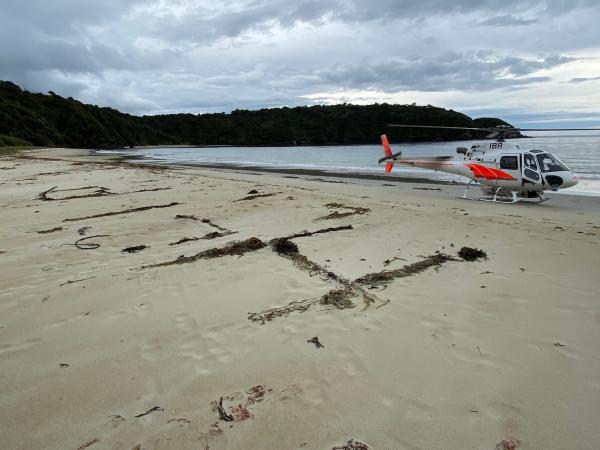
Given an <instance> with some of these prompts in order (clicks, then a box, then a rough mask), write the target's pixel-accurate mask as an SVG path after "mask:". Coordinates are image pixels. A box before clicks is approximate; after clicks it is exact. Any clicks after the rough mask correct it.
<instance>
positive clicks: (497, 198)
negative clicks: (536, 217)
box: [461, 182, 548, 204]
mask: <svg viewBox="0 0 600 450" xmlns="http://www.w3.org/2000/svg"><path fill="white" fill-rule="evenodd" d="M470 184H471V182H469V183H468V184H467V186H466V188H465V193H464V194H463V195H462V197H461V198H463V199H465V200H479V201H480V202H493V203H517V202H520V201H522V200H525V198H523V197H519V196H518V194H519V191H511V195H512V196H511V197H506V196H499V195H498V194H499V192H500V190H501V189H502V188H497V189H496V190H495V191H494V194H493V196H491V198H476V197H469V196H468V195H467V193H468V191H469V185H470ZM536 198H537V199H538V202H537V203H538V204H539V203H543V202H545V201H546V200H548V199H547V198H545V197H544V196H543V195H542V194H538V196H537V197H536ZM526 203H529V202H526Z"/></svg>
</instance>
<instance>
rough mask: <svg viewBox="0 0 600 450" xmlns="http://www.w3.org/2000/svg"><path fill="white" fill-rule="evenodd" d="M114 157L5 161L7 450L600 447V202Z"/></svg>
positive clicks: (33, 155)
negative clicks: (481, 196)
mask: <svg viewBox="0 0 600 450" xmlns="http://www.w3.org/2000/svg"><path fill="white" fill-rule="evenodd" d="M103 161H104V160H102V159H101V158H98V157H95V158H93V157H89V156H85V155H84V154H83V153H82V152H77V151H71V150H48V151H30V152H27V153H25V154H24V155H22V156H5V157H2V158H1V159H0V204H1V205H2V214H1V216H0V270H1V272H0V273H1V274H2V275H1V279H0V289H1V291H0V448H2V449H74V450H75V449H83V448H90V449H92V450H100V449H125V450H132V449H134V448H135V449H201V450H202V449H211V450H215V449H326V450H330V449H332V448H335V447H337V448H340V449H363V448H370V449H378V450H381V449H407V450H409V449H410V450H414V449H440V450H442V449H443V450H449V449H461V450H468V449H473V450H488V449H489V450H494V449H497V448H499V449H510V448H520V449H524V450H527V449H569V450H574V449H582V450H583V449H594V448H599V446H600V427H599V426H598V424H599V423H600V347H599V346H598V342H600V296H599V294H598V292H600V271H599V267H600V264H599V263H600V256H599V255H600V253H599V249H598V242H599V240H598V236H599V234H600V199H599V198H595V197H574V196H561V195H554V196H553V198H552V199H551V200H550V201H548V202H547V203H544V204H541V205H535V206H533V205H527V204H516V205H495V204H489V203H484V202H467V201H464V200H460V199H457V198H456V197H457V196H458V195H459V194H460V188H459V187H455V186H439V185H435V186H434V185H429V186H426V185H418V184H411V183H384V182H382V181H376V180H349V179H344V180H335V179H329V180H326V181H340V182H335V183H332V182H324V181H315V179H314V177H311V176H294V177H293V178H292V177H289V176H282V175H280V174H260V173H251V172H247V173H244V172H240V171H225V170H220V171H217V170H209V169H198V168H186V169H183V168H173V169H168V170H163V169H160V168H149V167H140V166H130V165H126V164H122V163H114V162H112V163H111V162H110V161H109V162H103ZM342 181H343V182H342ZM389 184H392V185H389ZM54 187H56V188H55V189H54V190H52V191H50V192H49V193H48V194H47V197H48V198H49V199H53V200H46V201H44V200H41V199H40V198H38V195H39V194H40V193H41V192H44V191H48V190H50V189H52V188H54ZM86 187H87V188H86ZM422 187H429V188H439V189H441V190H440V191H437V190H435V191H429V190H420V189H417V188H422ZM84 188H85V189H84ZM102 188H105V189H102ZM158 189H160V190H158ZM251 190H256V191H258V195H262V194H273V195H269V196H259V197H254V198H251V199H248V200H243V201H236V200H240V199H242V198H244V197H247V196H251V195H256V194H249V192H250V191H251ZM89 194H94V195H96V196H92V197H89V196H88V197H80V198H77V197H79V196H83V195H89ZM66 197H75V198H69V199H65V198H66ZM174 203H178V204H174ZM331 203H337V204H338V205H337V206H336V205H329V206H325V205H327V204H331ZM340 205H344V206H346V207H351V208H362V209H350V208H345V207H342V206H340ZM150 206H163V207H161V208H153V209H138V210H135V211H131V210H132V209H136V208H144V207H150ZM126 211H129V212H126ZM109 212H121V214H114V215H106V216H100V217H96V218H88V219H83V218H84V217H86V216H93V215H99V214H105V213H109ZM346 212H360V213H361V214H351V215H346V214H343V213H346ZM332 213H333V217H332V218H330V219H322V220H316V219H317V218H322V217H325V216H328V215H330V214H332ZM177 215H180V216H195V218H196V219H197V220H194V218H193V217H187V218H186V217H180V218H176V216H177ZM340 216H341V217H340ZM66 219H80V220H69V221H67V220H66ZM202 219H208V220H209V221H210V222H206V221H204V222H203V221H202ZM347 225H352V229H344V230H337V231H330V232H328V233H319V234H314V235H312V236H304V237H296V238H293V239H292V240H291V241H288V242H284V244H285V245H284V248H288V249H289V250H291V253H288V254H287V255H286V254H284V255H278V254H277V253H276V252H274V251H273V250H272V248H271V247H270V246H269V245H266V246H264V247H263V246H262V243H261V242H264V243H265V244H268V243H269V241H270V240H271V239H273V238H278V237H285V236H289V235H292V234H295V233H300V232H302V231H303V230H308V231H316V230H320V229H325V228H336V227H342V226H347ZM83 227H89V228H85V229H83V230H81V234H80V232H79V230H80V229H82V228H83ZM55 228H56V230H54V231H50V230H53V229H55ZM42 231H47V232H46V233H40V232H42ZM214 232H218V233H222V234H224V236H221V237H219V236H217V237H214V236H215V235H208V237H214V239H197V240H190V241H187V242H183V243H180V244H177V245H169V244H170V243H174V242H177V241H179V240H181V239H182V238H201V237H206V235H207V234H208V233H214ZM228 232H232V233H234V234H227V233H228ZM83 233H85V234H83ZM92 235H106V236H104V237H98V238H94V239H89V240H84V241H81V243H80V244H81V247H83V248H78V247H76V246H74V245H72V244H74V243H75V242H76V241H77V240H78V239H81V238H83V237H87V236H92ZM253 237H255V238H258V239H260V241H256V240H254V241H250V243H254V244H255V245H254V246H252V245H250V246H248V248H245V250H248V251H247V252H246V253H243V254H236V255H222V253H223V252H220V251H211V252H205V251H206V250H209V249H213V248H217V249H223V248H229V249H230V250H231V247H226V244H228V243H230V242H232V241H246V240H248V239H249V238H253ZM289 242H292V243H295V244H296V245H297V246H298V250H299V252H298V253H296V252H294V247H293V244H292V245H290V244H289ZM89 243H92V244H97V245H99V246H97V247H96V248H87V247H95V245H87V246H86V245H85V244H89ZM257 243H258V244H259V245H256V244H257ZM141 245H145V246H147V248H145V249H143V250H141V251H138V252H135V253H127V252H122V250H123V249H125V248H126V247H130V246H141ZM462 246H470V247H477V248H481V249H483V250H485V251H486V252H487V255H488V257H489V259H487V260H480V261H476V262H465V261H462V260H458V259H457V260H449V261H444V260H431V259H429V260H428V259H426V257H428V256H430V255H436V251H439V252H441V253H442V254H448V255H451V256H453V257H456V255H457V251H458V250H459V249H460V248H461V247H462ZM234 250H236V248H234ZM237 250H239V249H237ZM242 250H244V249H242ZM203 252H204V253H203ZM230 253H231V252H230ZM238 253H242V252H241V251H239V252H238ZM180 255H185V256H186V257H190V256H194V255H196V257H195V258H182V259H180V260H179V262H180V263H182V264H172V265H162V266H158V267H154V268H145V269H140V268H141V267H143V266H148V265H155V264H159V263H163V262H167V261H173V260H176V259H177V258H178V257H179V256H180ZM209 256H215V257H212V258H209ZM442 259H443V258H442ZM423 260H425V261H429V262H431V261H434V262H439V264H438V265H434V266H433V267H429V268H426V267H421V269H424V270H423V271H422V272H420V273H412V272H413V271H414V272H418V270H413V269H415V268H419V267H420V266H419V265H415V263H419V261H423ZM386 261H387V262H386ZM425 265H427V264H425ZM403 266H408V269H405V270H403V271H397V272H396V275H405V276H402V277H399V278H395V279H392V280H388V281H389V283H388V284H382V282H380V281H372V282H369V283H366V284H358V283H357V282H354V281H352V280H356V279H359V278H360V277H363V276H364V275H365V274H369V273H377V272H380V271H382V270H396V269H400V268H402V267H403ZM329 272H330V273H329ZM332 290H345V294H347V295H346V296H342V298H341V303H338V304H337V306H343V305H346V306H347V303H348V301H351V302H352V305H351V306H353V307H351V308H347V309H338V308H337V307H336V304H323V303H322V301H321V299H322V297H323V296H324V295H326V294H327V293H330V292H331V291H332ZM334 294H335V293H334ZM338 294H339V292H338ZM365 294H366V295H365ZM331 297H334V299H335V298H337V297H336V296H335V295H333V296H332V295H329V296H328V297H326V298H328V299H331ZM289 304H291V305H292V306H293V307H295V308H296V309H299V310H296V311H291V312H289V314H287V315H281V316H277V314H279V313H283V312H285V310H281V309H277V310H275V311H274V313H273V315H274V316H275V317H273V318H272V320H270V321H265V323H264V324H263V323H261V321H260V320H257V321H252V320H249V313H260V312H261V311H262V312H264V311H267V310H269V309H271V308H282V307H286V305H289ZM250 317H254V318H256V317H260V315H259V316H250ZM262 317H264V315H263V316H262ZM314 336H318V338H319V342H320V343H321V344H323V345H324V348H317V346H316V345H314V344H313V343H308V342H307V340H308V339H310V338H312V337H314ZM221 397H223V411H222V414H221V415H222V416H223V417H222V418H221V419H220V414H219V411H218V408H217V407H215V403H214V402H218V401H219V399H220V398H221ZM238 405H239V406H238ZM146 412H148V413H147V414H144V413H146ZM226 418H233V419H234V420H233V421H227V420H225V419H226ZM351 440H354V441H351ZM349 441H350V442H349ZM361 444H365V446H361ZM344 445H345V447H344ZM367 446H368V447H367Z"/></svg>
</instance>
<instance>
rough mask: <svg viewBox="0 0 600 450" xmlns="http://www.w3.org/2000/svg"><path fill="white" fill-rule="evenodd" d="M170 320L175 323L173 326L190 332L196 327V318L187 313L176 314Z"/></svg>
mask: <svg viewBox="0 0 600 450" xmlns="http://www.w3.org/2000/svg"><path fill="white" fill-rule="evenodd" d="M171 320H172V321H173V322H174V323H175V327H177V328H179V329H180V330H183V331H187V332H192V331H195V330H197V329H198V323H197V322H196V320H195V319H194V318H193V317H192V316H190V315H189V314H187V313H182V314H178V315H176V316H175V317H173V318H172V319H171Z"/></svg>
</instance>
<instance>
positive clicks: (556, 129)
mask: <svg viewBox="0 0 600 450" xmlns="http://www.w3.org/2000/svg"><path fill="white" fill-rule="evenodd" d="M513 129H514V130H519V131H600V128H509V130H513Z"/></svg>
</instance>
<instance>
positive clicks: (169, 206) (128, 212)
mask: <svg viewBox="0 0 600 450" xmlns="http://www.w3.org/2000/svg"><path fill="white" fill-rule="evenodd" d="M177 205H181V203H179V202H171V203H167V204H165V205H150V206H140V207H138V208H130V209H123V210H121V211H111V212H107V213H102V214H94V215H91V216H85V217H75V218H73V219H63V222H76V221H79V220H86V219H96V218H98V217H108V216H118V215H121V214H131V213H135V212H141V211H148V210H150V209H159V208H171V207H172V206H177Z"/></svg>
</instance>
